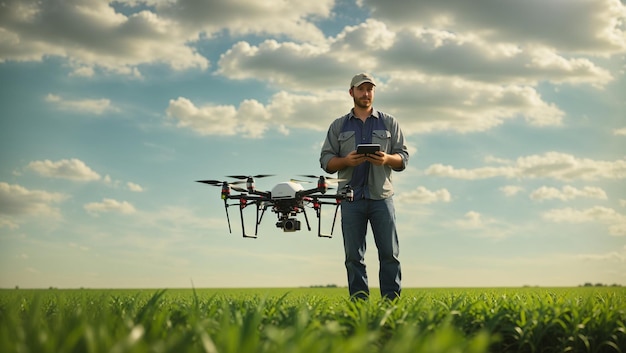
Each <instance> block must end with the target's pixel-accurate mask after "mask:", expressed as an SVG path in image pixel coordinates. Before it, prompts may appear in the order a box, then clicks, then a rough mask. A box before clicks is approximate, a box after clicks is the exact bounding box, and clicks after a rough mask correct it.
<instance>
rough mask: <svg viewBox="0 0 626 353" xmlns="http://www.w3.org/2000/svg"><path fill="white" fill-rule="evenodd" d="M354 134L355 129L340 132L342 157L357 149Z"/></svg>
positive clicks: (340, 152) (340, 153)
mask: <svg viewBox="0 0 626 353" xmlns="http://www.w3.org/2000/svg"><path fill="white" fill-rule="evenodd" d="M354 134H355V133H354V131H344V132H341V133H339V137H338V140H339V155H341V156H342V157H345V156H347V155H348V154H349V153H350V152H352V151H354V150H355V149H356V142H355V140H354V139H355V136H354Z"/></svg>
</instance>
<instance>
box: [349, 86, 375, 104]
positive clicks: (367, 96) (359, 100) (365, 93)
mask: <svg viewBox="0 0 626 353" xmlns="http://www.w3.org/2000/svg"><path fill="white" fill-rule="evenodd" d="M374 91H375V87H374V85H373V84H371V83H369V82H365V83H363V84H361V85H360V86H358V87H352V89H351V90H350V95H351V96H352V98H353V100H354V105H355V106H357V107H359V108H363V109H369V108H370V107H371V106H372V103H373V102H374Z"/></svg>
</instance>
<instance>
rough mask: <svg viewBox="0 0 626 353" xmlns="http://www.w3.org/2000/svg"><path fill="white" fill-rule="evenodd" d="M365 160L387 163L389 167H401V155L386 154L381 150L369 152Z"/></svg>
mask: <svg viewBox="0 0 626 353" xmlns="http://www.w3.org/2000/svg"><path fill="white" fill-rule="evenodd" d="M366 160H367V161H368V162H370V163H372V164H373V165H378V166H381V165H388V166H390V167H391V168H394V169H398V168H400V167H402V157H401V156H400V155H399V154H397V153H395V154H387V153H385V152H383V151H378V152H376V153H371V154H368V155H367V156H366Z"/></svg>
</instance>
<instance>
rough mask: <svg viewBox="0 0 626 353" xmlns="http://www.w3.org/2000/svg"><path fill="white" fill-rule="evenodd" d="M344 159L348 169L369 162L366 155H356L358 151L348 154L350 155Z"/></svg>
mask: <svg viewBox="0 0 626 353" xmlns="http://www.w3.org/2000/svg"><path fill="white" fill-rule="evenodd" d="M344 158H345V162H346V167H356V166H357V165H359V164H362V163H365V161H367V157H366V156H365V155H364V154H358V153H356V151H352V152H350V153H348V155H347V156H345V157H344Z"/></svg>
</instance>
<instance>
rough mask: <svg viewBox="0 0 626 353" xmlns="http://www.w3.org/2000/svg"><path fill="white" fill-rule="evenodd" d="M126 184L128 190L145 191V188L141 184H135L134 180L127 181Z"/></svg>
mask: <svg viewBox="0 0 626 353" xmlns="http://www.w3.org/2000/svg"><path fill="white" fill-rule="evenodd" d="M126 186H127V187H128V190H130V191H133V192H143V191H144V189H143V188H142V187H141V185H139V184H135V183H132V182H130V181H129V182H127V183H126Z"/></svg>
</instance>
